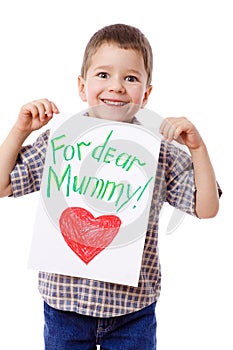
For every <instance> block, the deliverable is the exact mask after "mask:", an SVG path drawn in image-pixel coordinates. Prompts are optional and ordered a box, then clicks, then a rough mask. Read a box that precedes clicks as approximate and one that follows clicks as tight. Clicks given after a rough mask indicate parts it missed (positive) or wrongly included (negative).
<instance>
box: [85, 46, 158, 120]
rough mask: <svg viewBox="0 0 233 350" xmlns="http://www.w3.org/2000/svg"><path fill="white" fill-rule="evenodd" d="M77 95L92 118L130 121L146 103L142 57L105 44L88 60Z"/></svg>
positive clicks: (134, 52)
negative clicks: (85, 72)
mask: <svg viewBox="0 0 233 350" xmlns="http://www.w3.org/2000/svg"><path fill="white" fill-rule="evenodd" d="M78 86H79V95H80V97H81V99H82V100H83V101H86V102H87V103H88V107H89V108H90V110H91V111H92V112H93V115H94V116H95V117H98V118H101V119H109V120H115V121H122V122H130V121H131V120H132V118H133V116H134V115H135V113H137V111H138V110H139V108H143V107H144V106H145V105H146V103H147V100H148V97H149V95H150V92H151V89H152V86H149V87H147V73H146V70H145V66H144V62H143V58H142V56H141V54H140V53H139V52H137V51H135V50H131V49H128V50H125V49H121V48H119V47H118V46H117V45H114V44H108V43H104V44H103V45H102V46H100V48H99V49H98V50H97V52H96V53H95V54H94V55H93V57H92V59H91V64H90V66H89V68H88V70H87V74H86V79H85V80H84V78H82V77H81V76H80V77H79V78H78Z"/></svg>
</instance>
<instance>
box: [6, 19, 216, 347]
mask: <svg viewBox="0 0 233 350" xmlns="http://www.w3.org/2000/svg"><path fill="white" fill-rule="evenodd" d="M152 61H153V57H152V50H151V47H150V44H149V42H148V40H147V39H146V38H145V36H144V35H143V34H142V33H141V32H140V31H139V30H138V29H137V28H134V27H132V26H128V25H123V24H116V25H111V26H107V27H104V28H102V29H101V30H99V31H98V32H97V33H95V34H94V35H93V37H92V38H91V39H90V41H89V43H88V45H87V47H86V50H85V53H84V58H83V64H82V69H81V75H80V76H79V77H78V88H79V95H80V97H81V99H82V100H83V101H84V102H87V104H88V106H89V107H90V110H92V108H93V110H95V107H96V106H98V107H100V109H101V113H100V114H98V109H96V110H97V115H96V112H95V116H96V117H98V118H103V119H112V120H117V121H121V122H128V123H134V122H135V117H134V116H135V114H136V113H137V111H138V110H139V108H143V107H145V106H146V103H147V101H148V98H149V95H150V93H151V90H152V86H151V76H152ZM127 107H129V108H127ZM96 110H95V111H96ZM57 113H59V111H58V108H57V107H56V105H55V104H54V103H53V102H51V101H49V100H47V99H42V100H36V101H33V102H31V103H28V104H26V105H24V106H23V107H22V108H21V110H20V113H19V116H18V119H17V121H16V123H15V125H14V126H13V128H12V129H11V131H10V133H9V135H8V137H7V138H6V140H5V141H4V143H3V144H2V146H1V149H0V169H1V176H0V195H1V196H2V197H3V196H10V195H13V196H15V197H17V196H20V195H23V194H27V193H30V192H32V191H36V190H39V188H40V181H41V177H42V172H43V164H44V160H45V153H46V147H47V142H48V136H49V131H46V132H44V133H43V134H41V135H40V136H39V137H38V139H37V140H36V142H35V143H34V144H33V145H30V146H26V147H22V144H23V142H24V141H25V140H26V138H27V137H28V136H29V135H30V133H31V132H32V131H34V130H37V129H40V128H41V127H42V126H44V125H46V124H47V123H48V122H49V121H50V120H51V118H52V117H53V114H57ZM160 132H161V134H162V135H163V139H164V140H163V141H162V142H161V149H160V155H159V161H158V168H157V173H156V181H155V187H154V195H153V199H152V204H151V209H150V215H149V222H148V230H147V234H146V240H145V246H144V253H143V259H142V265H141V272H140V280H139V284H138V287H130V286H123V285H117V284H112V283H107V282H101V281H95V280H88V279H83V278H77V277H71V276H61V275H58V274H54V273H46V272H40V273H39V290H40V293H41V295H42V297H43V299H44V315H45V328H44V338H45V349H46V350H55V349H67V350H69V349H80V350H84V349H85V350H88V349H90V350H91V349H96V344H100V346H101V349H114V350H116V349H124V350H129V349H140V350H141V349H142V350H154V349H156V317H155V305H156V301H157V300H158V297H159V294H160V280H161V273H160V265H159V257H158V246H157V239H158V219H159V212H160V209H161V207H162V205H163V203H164V202H165V201H168V202H169V203H170V204H171V205H173V206H174V207H176V208H179V209H181V210H183V211H185V212H186V213H189V214H192V215H196V216H197V217H199V218H209V217H214V216H215V215H216V214H217V212H218V206H219V191H218V187H217V184H216V179H215V175H214V171H213V168H212V165H211V162H210V159H209V156H208V152H207V148H206V146H205V143H204V141H203V140H202V138H201V136H200V134H199V132H198V131H197V129H196V128H195V126H194V125H193V124H192V123H191V122H190V121H189V120H188V119H186V118H184V117H181V118H167V119H165V120H164V121H163V122H162V124H161V127H160ZM172 140H178V141H179V142H182V143H183V144H185V145H186V146H187V147H188V148H189V151H190V155H191V157H190V156H189V155H188V154H186V153H185V152H184V151H181V150H180V149H179V148H177V147H175V146H174V145H173V144H171V143H170V142H171V141H172Z"/></svg>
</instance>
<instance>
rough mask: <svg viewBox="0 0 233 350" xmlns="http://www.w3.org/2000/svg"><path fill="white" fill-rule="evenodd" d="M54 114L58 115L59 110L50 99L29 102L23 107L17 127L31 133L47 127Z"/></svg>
mask: <svg viewBox="0 0 233 350" xmlns="http://www.w3.org/2000/svg"><path fill="white" fill-rule="evenodd" d="M54 113H55V114H58V113H59V110H58V108H57V106H56V105H55V104H54V103H53V102H51V101H49V100H48V99H40V100H35V101H32V102H29V103H27V104H25V105H24V106H22V108H21V110H20V112H19V116H18V119H17V121H16V127H17V128H18V129H19V130H20V131H22V132H26V133H31V132H32V131H34V130H38V129H40V128H41V127H42V126H44V125H46V124H47V123H48V122H49V121H50V120H51V119H52V117H53V114H54Z"/></svg>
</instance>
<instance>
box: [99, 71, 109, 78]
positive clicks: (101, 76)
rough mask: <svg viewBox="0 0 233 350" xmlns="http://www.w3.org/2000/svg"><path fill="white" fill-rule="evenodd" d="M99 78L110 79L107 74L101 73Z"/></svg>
mask: <svg viewBox="0 0 233 350" xmlns="http://www.w3.org/2000/svg"><path fill="white" fill-rule="evenodd" d="M97 76H98V77H99V78H101V79H107V78H108V77H109V74H108V73H105V72H100V73H98V74H97Z"/></svg>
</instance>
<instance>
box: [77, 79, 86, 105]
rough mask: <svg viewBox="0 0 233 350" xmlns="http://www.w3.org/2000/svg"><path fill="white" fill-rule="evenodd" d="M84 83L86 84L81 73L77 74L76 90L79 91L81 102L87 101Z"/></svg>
mask: <svg viewBox="0 0 233 350" xmlns="http://www.w3.org/2000/svg"><path fill="white" fill-rule="evenodd" d="M85 85H86V84H85V80H84V78H83V77H82V76H81V75H79V76H78V91H79V96H80V98H81V100H82V101H83V102H86V101H87V97H86V92H85Z"/></svg>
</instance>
